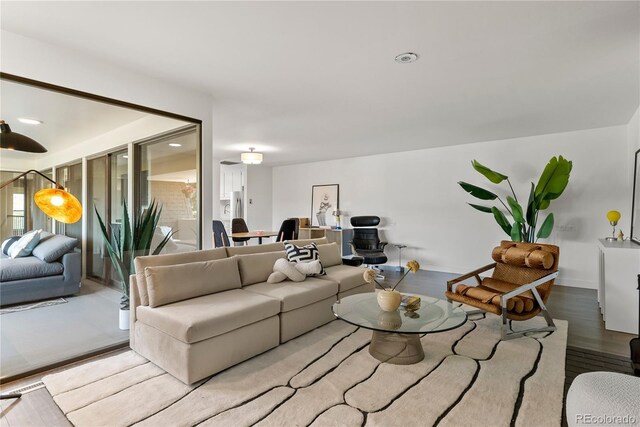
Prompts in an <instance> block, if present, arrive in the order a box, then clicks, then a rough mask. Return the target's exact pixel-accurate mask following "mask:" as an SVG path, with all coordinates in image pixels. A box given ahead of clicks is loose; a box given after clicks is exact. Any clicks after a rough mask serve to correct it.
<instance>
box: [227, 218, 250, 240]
mask: <svg viewBox="0 0 640 427" xmlns="http://www.w3.org/2000/svg"><path fill="white" fill-rule="evenodd" d="M248 232H249V228H248V227H247V223H246V222H244V218H233V220H231V234H233V233H248ZM231 240H233V242H234V243H241V244H243V245H244V244H245V242H247V241H248V240H249V238H248V237H232V238H231Z"/></svg>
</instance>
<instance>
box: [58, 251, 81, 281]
mask: <svg viewBox="0 0 640 427" xmlns="http://www.w3.org/2000/svg"><path fill="white" fill-rule="evenodd" d="M62 268H63V273H62V274H63V275H64V281H65V282H67V283H73V284H77V283H80V278H81V277H80V276H81V274H82V273H81V272H82V254H81V253H80V252H69V253H67V254H64V255H63V256H62Z"/></svg>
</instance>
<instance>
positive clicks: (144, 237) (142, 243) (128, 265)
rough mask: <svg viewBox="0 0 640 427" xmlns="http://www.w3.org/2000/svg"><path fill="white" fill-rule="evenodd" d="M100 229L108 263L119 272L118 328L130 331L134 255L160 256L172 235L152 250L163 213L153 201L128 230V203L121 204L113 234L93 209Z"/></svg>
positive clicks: (96, 209) (129, 223) (168, 234)
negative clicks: (121, 207) (130, 300)
mask: <svg viewBox="0 0 640 427" xmlns="http://www.w3.org/2000/svg"><path fill="white" fill-rule="evenodd" d="M95 211H96V215H97V217H98V222H99V224H100V230H101V231H102V239H103V241H104V244H105V246H106V247H107V252H108V253H109V257H110V258H111V262H112V263H113V266H114V268H115V270H116V272H117V273H118V280H119V282H120V286H121V288H122V297H121V298H120V329H125V330H126V329H129V276H130V275H131V274H134V273H135V272H136V269H135V265H134V263H133V261H134V259H135V258H136V257H137V256H146V255H149V253H151V254H152V255H157V254H159V253H160V252H161V251H162V249H163V248H164V246H165V245H166V244H167V242H168V241H169V239H170V238H171V236H173V234H174V232H173V231H172V232H170V233H167V235H166V236H164V238H163V239H162V240H161V241H160V243H159V244H158V246H156V248H155V249H154V250H153V252H152V251H151V240H152V239H153V234H154V232H155V230H156V227H157V226H158V222H159V221H160V215H161V214H162V206H158V205H157V204H156V201H155V199H154V200H152V201H151V204H150V205H149V207H148V208H147V209H145V210H144V211H143V212H142V214H141V215H139V216H136V217H135V218H134V222H133V228H131V222H130V221H129V213H128V211H127V204H126V203H124V207H123V214H122V218H123V220H122V225H121V227H119V228H120V230H119V232H116V231H114V230H113V229H112V228H111V227H109V228H107V227H106V226H105V224H104V222H103V221H102V218H101V217H100V214H99V213H98V208H97V207H95Z"/></svg>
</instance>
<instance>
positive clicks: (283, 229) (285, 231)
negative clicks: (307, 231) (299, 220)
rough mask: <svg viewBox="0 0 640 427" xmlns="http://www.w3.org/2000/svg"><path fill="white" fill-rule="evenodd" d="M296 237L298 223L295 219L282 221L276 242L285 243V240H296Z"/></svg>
mask: <svg viewBox="0 0 640 427" xmlns="http://www.w3.org/2000/svg"><path fill="white" fill-rule="evenodd" d="M295 235H296V221H295V220H293V219H285V220H284V221H282V225H281V226H280V231H278V237H276V242H284V241H285V240H295V238H296V237H295Z"/></svg>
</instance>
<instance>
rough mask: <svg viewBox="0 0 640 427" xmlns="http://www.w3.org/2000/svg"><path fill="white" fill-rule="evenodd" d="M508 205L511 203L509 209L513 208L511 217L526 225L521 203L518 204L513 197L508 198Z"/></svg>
mask: <svg viewBox="0 0 640 427" xmlns="http://www.w3.org/2000/svg"><path fill="white" fill-rule="evenodd" d="M507 203H509V207H510V208H511V215H513V219H514V221H515V222H517V223H518V224H524V214H523V213H522V206H520V203H518V202H516V200H515V199H514V198H513V197H511V196H507Z"/></svg>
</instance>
